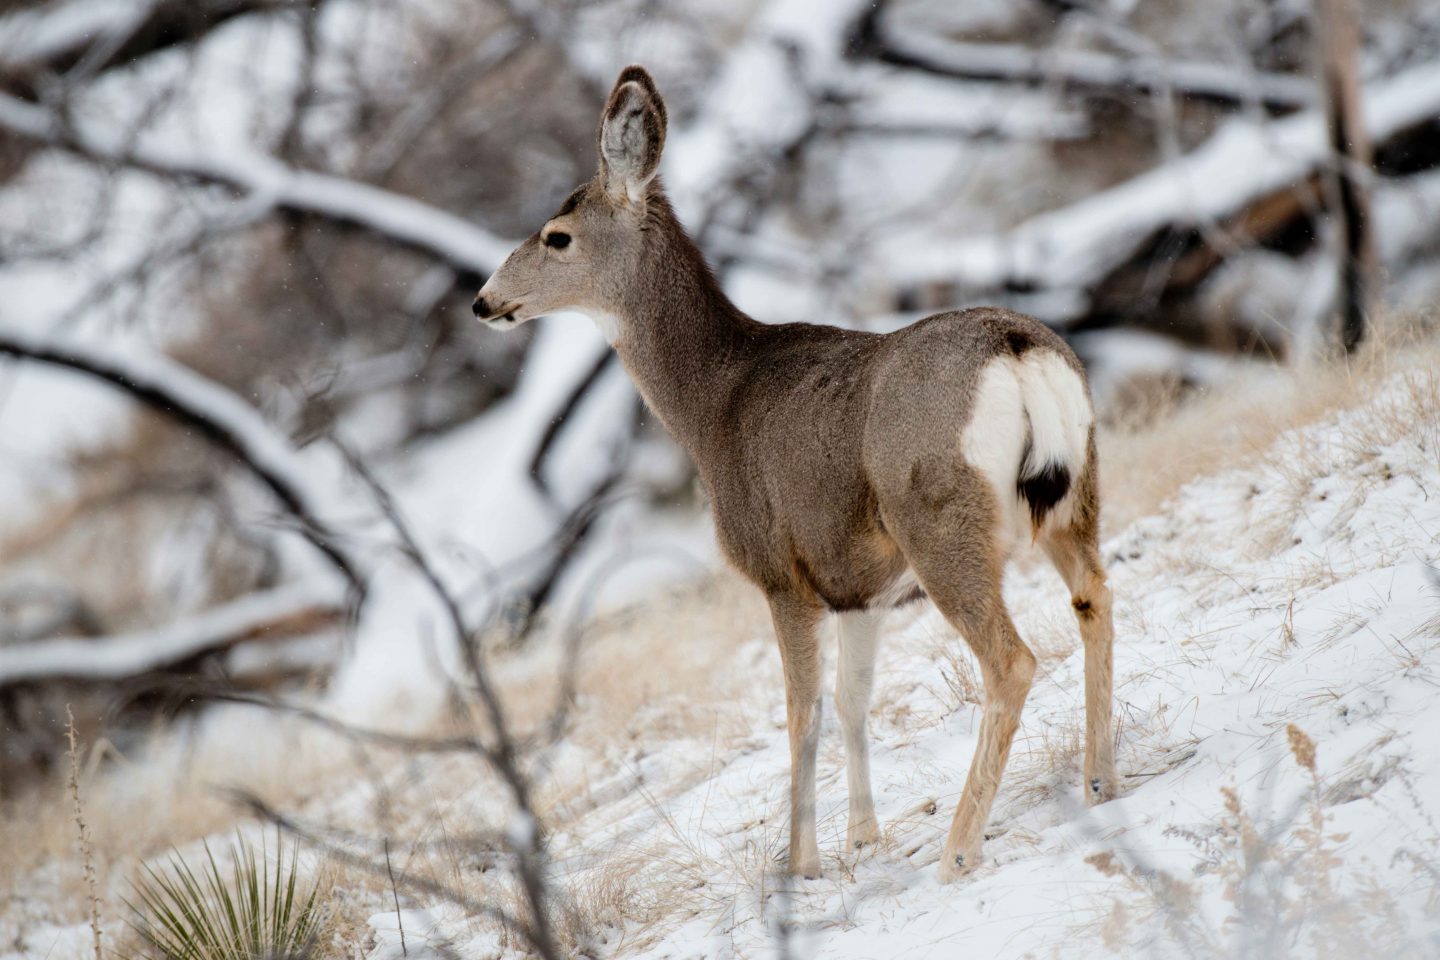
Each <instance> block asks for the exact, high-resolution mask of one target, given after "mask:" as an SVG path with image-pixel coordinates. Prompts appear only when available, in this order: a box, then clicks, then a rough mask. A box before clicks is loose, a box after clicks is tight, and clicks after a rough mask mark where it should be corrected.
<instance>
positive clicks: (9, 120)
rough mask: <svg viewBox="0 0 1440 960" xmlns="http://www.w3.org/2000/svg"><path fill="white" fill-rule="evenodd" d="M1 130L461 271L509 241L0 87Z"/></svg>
mask: <svg viewBox="0 0 1440 960" xmlns="http://www.w3.org/2000/svg"><path fill="white" fill-rule="evenodd" d="M0 130H6V131H8V132H10V133H12V134H14V135H16V136H18V137H21V138H24V139H26V140H30V141H32V142H35V143H39V144H43V145H46V146H51V147H56V148H59V149H62V150H67V151H70V152H71V153H75V154H78V155H80V156H82V157H86V158H88V159H91V160H95V161H98V162H101V163H111V164H117V165H120V166H123V167H129V168H131V169H135V170H142V171H145V172H147V173H151V174H155V175H156V176H161V177H166V178H169V179H175V180H182V181H195V182H198V183H202V184H213V185H215V186H220V187H224V188H226V189H228V190H231V191H233V192H234V193H236V194H238V195H239V196H241V197H243V198H244V199H246V200H247V201H249V202H251V203H261V204H266V205H269V206H270V207H271V208H273V209H275V210H278V211H286V212H289V213H296V214H301V215H304V216H313V217H319V218H322V219H325V220H328V221H330V222H332V223H336V224H340V225H344V226H351V227H357V228H359V229H362V230H366V231H369V232H371V233H373V234H375V235H377V236H379V237H382V238H384V239H386V240H388V241H390V242H391V243H395V244H398V245H400V246H403V247H407V248H410V249H413V250H418V251H420V252H422V253H425V254H428V255H430V256H432V257H435V258H436V259H439V260H441V261H443V262H445V263H446V264H448V265H450V266H451V267H453V268H454V269H455V270H457V271H458V272H459V273H460V274H461V275H462V276H464V277H467V278H471V279H473V278H475V277H477V276H484V275H486V274H488V273H490V272H491V271H492V270H494V269H495V268H496V267H498V266H499V265H500V263H501V261H503V260H504V258H505V256H506V255H507V254H508V253H509V252H510V250H511V248H512V247H513V246H514V243H513V242H512V241H510V240H506V239H503V238H500V237H497V236H495V235H494V234H492V233H490V232H488V231H486V230H482V229H481V228H479V227H477V226H475V225H474V224H472V223H469V222H468V221H466V220H463V219H461V218H460V217H457V216H455V215H454V214H451V213H446V212H445V211H444V210H440V209H438V208H436V207H433V206H431V205H429V204H427V203H424V202H423V201H420V200H416V199H414V198H413V197H407V196H404V195H402V194H398V193H395V192H393V191H390V190H385V189H382V188H380V187H375V186H371V185H370V184H367V183H360V182H358V181H355V180H348V179H346V178H344V177H337V176H331V175H328V174H323V173H313V172H311V171H307V170H296V169H294V168H291V167H288V166H286V165H285V164H283V163H281V162H280V161H278V160H276V159H275V158H274V157H270V156H267V155H265V154H262V153H258V152H252V153H245V152H237V151H233V150H231V151H226V152H225V153H223V154H221V153H214V152H206V151H204V150H199V149H192V148H187V147H180V146H173V145H170V144H163V143H156V142H147V141H144V140H142V141H141V142H140V143H138V144H135V145H133V146H131V144H130V139H131V138H130V137H129V135H128V134H127V133H124V132H121V131H113V132H107V133H100V132H95V131H87V130H84V129H77V128H74V127H71V126H67V125H66V124H64V123H63V122H62V121H61V119H60V117H58V116H57V115H55V114H54V113H52V112H51V111H49V110H46V109H44V108H43V107H38V106H34V105H32V104H29V103H25V102H24V101H22V100H19V99H17V98H15V97H10V96H6V95H4V94H0Z"/></svg>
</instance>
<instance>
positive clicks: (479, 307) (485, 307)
mask: <svg viewBox="0 0 1440 960" xmlns="http://www.w3.org/2000/svg"><path fill="white" fill-rule="evenodd" d="M470 311H471V312H472V313H474V314H475V316H477V317H488V316H490V306H489V304H487V303H486V302H485V298H484V297H482V296H480V295H479V294H476V295H475V302H474V303H473V304H471V306H470Z"/></svg>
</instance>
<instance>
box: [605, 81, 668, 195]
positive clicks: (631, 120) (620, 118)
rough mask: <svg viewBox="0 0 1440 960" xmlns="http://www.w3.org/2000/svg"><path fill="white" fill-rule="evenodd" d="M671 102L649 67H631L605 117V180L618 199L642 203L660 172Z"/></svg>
mask: <svg viewBox="0 0 1440 960" xmlns="http://www.w3.org/2000/svg"><path fill="white" fill-rule="evenodd" d="M665 125H666V118H665V101H663V100H661V99H660V93H659V91H658V90H656V88H655V81H654V80H652V79H650V74H648V73H646V72H645V69H644V68H643V67H626V68H625V69H624V70H622V71H621V72H620V76H619V78H618V79H617V80H616V81H615V89H614V90H612V91H610V100H609V102H607V103H606V104H605V113H604V114H603V115H602V116H601V118H600V177H601V179H602V180H603V181H604V183H605V192H606V193H607V194H609V195H610V196H611V197H612V198H613V199H616V200H623V201H626V202H629V203H638V202H639V201H640V200H641V198H643V197H644V196H645V188H646V187H648V186H649V185H650V181H651V180H653V179H655V173H656V171H658V170H659V169H660V153H661V151H663V150H664V149H665Z"/></svg>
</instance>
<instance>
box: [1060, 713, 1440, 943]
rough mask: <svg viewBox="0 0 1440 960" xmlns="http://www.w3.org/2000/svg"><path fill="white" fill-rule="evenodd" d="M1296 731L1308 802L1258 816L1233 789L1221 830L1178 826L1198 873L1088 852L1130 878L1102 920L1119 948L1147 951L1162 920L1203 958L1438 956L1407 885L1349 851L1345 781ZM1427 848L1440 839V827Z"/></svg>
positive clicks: (1423, 877)
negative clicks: (1339, 804) (1337, 825)
mask: <svg viewBox="0 0 1440 960" xmlns="http://www.w3.org/2000/svg"><path fill="white" fill-rule="evenodd" d="M1285 737H1286V741H1287V746H1288V748H1289V751H1290V754H1291V757H1292V758H1293V760H1294V761H1295V764H1296V767H1297V768H1298V769H1299V772H1300V776H1301V777H1302V778H1304V779H1305V781H1306V784H1307V789H1306V791H1305V800H1304V802H1303V803H1302V804H1301V805H1300V806H1299V807H1298V808H1296V809H1295V810H1294V811H1293V812H1292V814H1291V815H1289V816H1281V817H1280V818H1279V819H1274V820H1271V819H1264V818H1257V817H1256V816H1255V815H1254V814H1253V813H1252V812H1251V811H1249V810H1248V809H1246V807H1245V806H1244V804H1243V803H1242V801H1241V799H1240V795H1239V793H1237V792H1236V791H1235V790H1233V789H1231V788H1228V787H1226V788H1223V789H1222V790H1221V793H1222V795H1223V796H1224V810H1225V812H1224V814H1223V815H1222V816H1221V817H1220V818H1219V820H1218V822H1217V823H1215V824H1214V827H1213V830H1210V831H1207V832H1205V833H1195V832H1191V831H1185V830H1177V829H1173V828H1172V829H1171V830H1169V831H1167V833H1168V834H1169V835H1170V836H1173V837H1176V838H1178V839H1181V840H1184V841H1185V842H1187V843H1189V844H1190V845H1192V846H1194V847H1195V849H1196V851H1197V853H1198V854H1199V855H1200V861H1199V864H1198V865H1197V867H1196V868H1195V871H1194V872H1195V879H1185V878H1183V877H1180V876H1177V875H1175V874H1173V873H1171V872H1168V871H1166V870H1164V869H1161V868H1158V867H1156V866H1154V865H1153V864H1147V863H1145V862H1144V860H1143V858H1142V857H1141V855H1140V854H1139V852H1138V851H1135V850H1123V851H1120V852H1118V853H1117V852H1116V851H1112V850H1108V849H1106V850H1102V851H1100V852H1098V853H1095V854H1092V855H1091V856H1089V857H1087V858H1086V862H1087V863H1089V864H1090V865H1091V866H1093V867H1094V868H1095V869H1096V870H1097V871H1099V873H1100V874H1102V875H1103V876H1105V877H1107V878H1110V879H1111V880H1114V881H1116V882H1117V884H1118V886H1119V890H1118V892H1117V893H1116V894H1115V895H1114V896H1113V898H1112V899H1111V902H1110V905H1109V907H1108V910H1107V911H1106V913H1105V914H1104V915H1103V916H1102V917H1100V918H1099V919H1098V920H1096V921H1095V922H1094V923H1092V924H1091V927H1092V929H1093V931H1094V932H1096V933H1098V935H1099V939H1100V940H1101V942H1103V943H1104V944H1105V945H1106V947H1107V948H1108V949H1109V950H1110V951H1111V952H1113V953H1117V954H1120V955H1126V954H1128V953H1130V952H1132V951H1135V950H1138V949H1141V948H1142V945H1143V944H1145V943H1147V942H1153V938H1154V936H1155V933H1156V931H1157V929H1159V930H1163V931H1164V939H1165V940H1166V941H1168V942H1170V943H1173V944H1175V945H1177V946H1181V947H1183V948H1184V951H1183V952H1184V954H1185V955H1186V956H1191V957H1197V956H1198V957H1240V958H1256V960H1260V958H1270V957H1280V956H1289V955H1292V954H1293V953H1294V952H1295V951H1296V950H1297V949H1298V948H1299V947H1300V945H1301V944H1304V945H1305V946H1306V947H1307V948H1308V950H1307V951H1306V952H1307V955H1313V956H1316V957H1354V956H1359V955H1362V954H1365V953H1373V952H1374V951H1376V950H1377V949H1379V950H1383V951H1385V952H1386V954H1387V955H1388V956H1393V957H1396V958H1412V957H1413V958H1416V960H1419V958H1421V957H1428V956H1431V955H1432V953H1431V951H1432V950H1433V947H1434V942H1433V939H1432V938H1431V935H1430V934H1429V933H1427V932H1426V931H1425V930H1418V929H1415V927H1414V925H1413V923H1412V922H1411V921H1410V920H1408V919H1407V913H1406V911H1405V910H1404V909H1402V907H1401V904H1400V902H1399V899H1398V893H1399V891H1397V890H1395V889H1391V888H1390V887H1389V886H1388V885H1387V884H1386V883H1385V882H1383V881H1382V880H1381V878H1380V877H1379V876H1378V875H1377V874H1375V873H1374V872H1369V873H1362V872H1361V871H1360V870H1359V869H1357V867H1356V865H1355V860H1354V858H1353V857H1347V856H1345V852H1344V846H1345V844H1346V842H1347V841H1348V840H1349V836H1348V835H1347V834H1344V833H1337V832H1333V827H1332V826H1331V823H1332V820H1333V814H1331V813H1330V812H1328V810H1327V807H1329V806H1330V805H1331V804H1333V803H1334V802H1335V801H1334V799H1333V796H1332V794H1333V792H1334V790H1335V789H1336V787H1337V785H1336V784H1333V783H1327V782H1326V781H1325V780H1324V779H1322V778H1321V776H1320V775H1319V773H1318V772H1317V768H1316V763H1315V760H1316V744H1315V742H1314V741H1313V740H1312V739H1311V738H1310V737H1309V736H1308V735H1307V734H1306V733H1305V732H1304V731H1302V730H1300V729H1299V728H1298V727H1296V726H1295V725H1293V724H1291V725H1289V726H1287V728H1286V730H1285ZM1416 799H1417V806H1418V798H1416ZM1426 846H1427V847H1428V848H1429V849H1432V850H1433V849H1435V848H1436V847H1437V846H1440V836H1432V837H1431V838H1429V839H1428V841H1427V842H1426ZM1406 854H1407V855H1406V856H1405V857H1400V856H1398V855H1397V857H1396V859H1395V860H1394V861H1392V865H1394V864H1396V863H1399V862H1401V860H1404V861H1405V862H1406V863H1408V865H1409V866H1410V867H1411V869H1412V871H1413V873H1414V875H1415V877H1416V880H1417V881H1418V882H1419V883H1421V884H1428V885H1431V886H1434V885H1436V883H1437V880H1440V871H1437V869H1436V866H1435V864H1434V863H1433V862H1431V861H1430V860H1429V859H1427V858H1426V857H1424V856H1422V855H1420V854H1417V853H1415V852H1414V851H1413V850H1408V851H1406ZM1204 877H1213V878H1215V881H1217V882H1218V885H1219V887H1220V890H1221V893H1220V898H1219V909H1218V910H1217V909H1216V904H1215V903H1214V902H1213V901H1212V902H1207V896H1206V894H1205V892H1204V891H1203V889H1202V882H1201V880H1200V878H1204Z"/></svg>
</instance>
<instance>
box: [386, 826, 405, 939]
mask: <svg viewBox="0 0 1440 960" xmlns="http://www.w3.org/2000/svg"><path fill="white" fill-rule="evenodd" d="M385 872H386V873H387V874H389V876H390V896H391V898H392V899H394V901H395V926H396V927H398V928H399V929H400V955H401V956H402V957H408V956H410V951H409V950H408V949H406V947H405V920H404V918H403V917H401V916H400V892H399V891H398V890H396V889H395V869H394V868H393V867H391V866H390V838H389V837H386V838H385Z"/></svg>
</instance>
